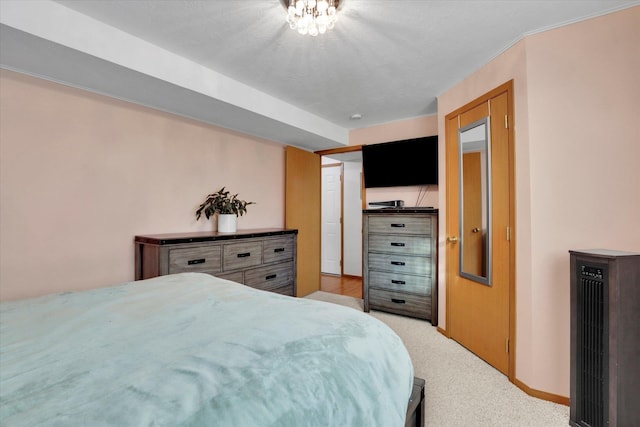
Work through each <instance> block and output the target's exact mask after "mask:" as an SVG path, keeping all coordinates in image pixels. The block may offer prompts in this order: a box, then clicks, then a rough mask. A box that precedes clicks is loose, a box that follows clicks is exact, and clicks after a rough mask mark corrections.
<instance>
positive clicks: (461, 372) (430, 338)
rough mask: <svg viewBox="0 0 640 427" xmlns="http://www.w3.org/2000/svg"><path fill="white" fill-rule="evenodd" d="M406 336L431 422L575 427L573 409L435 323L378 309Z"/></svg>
mask: <svg viewBox="0 0 640 427" xmlns="http://www.w3.org/2000/svg"><path fill="white" fill-rule="evenodd" d="M306 298H311V299H314V300H319V301H326V302H331V303H335V304H341V305H345V306H348V307H352V308H354V309H356V310H360V311H362V310H363V301H362V300H361V299H356V298H352V297H348V296H344V295H337V294H331V293H328V292H322V291H318V292H314V293H313V294H311V295H308V296H307V297H306ZM370 314H371V315H372V316H373V317H375V318H377V319H379V320H381V321H383V322H384V323H386V324H387V325H389V327H391V329H393V330H394V331H395V332H396V333H397V334H398V335H399V336H400V337H401V338H402V340H403V342H404V344H405V346H406V347H407V349H408V350H409V354H410V355H411V359H412V361H413V366H414V370H415V375H416V376H418V377H420V378H424V379H425V381H426V388H425V395H426V402H427V404H426V408H425V421H426V425H427V426H437V427H447V426H469V425H473V426H487V427H493V426H518V427H523V426H535V427H538V426H539V427H555V426H557V427H565V426H567V425H569V407H567V406H564V405H559V404H555V403H551V402H547V401H544V400H540V399H536V398H534V397H531V396H529V395H527V394H526V393H524V392H523V391H522V390H520V389H519V388H518V387H516V386H515V385H513V384H512V383H510V382H509V380H508V379H507V377H506V376H504V375H502V374H501V373H499V372H498V371H497V370H495V369H494V368H492V367H491V366H489V365H488V364H487V363H485V362H484V361H482V360H481V359H480V358H478V357H476V356H475V355H473V354H472V353H471V352H469V351H468V350H466V349H465V348H464V347H462V346H461V345H459V344H458V343H456V342H455V341H453V340H450V339H447V338H446V337H445V336H443V335H442V334H440V333H439V332H437V331H436V328H434V327H433V326H431V323H429V322H426V321H423V320H418V319H412V318H409V317H404V316H396V315H393V314H389V313H383V312H379V311H372V312H371V313H370Z"/></svg>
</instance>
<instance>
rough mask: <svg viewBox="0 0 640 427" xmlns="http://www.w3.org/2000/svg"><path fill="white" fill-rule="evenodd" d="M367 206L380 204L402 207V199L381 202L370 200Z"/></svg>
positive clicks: (386, 206)
mask: <svg viewBox="0 0 640 427" xmlns="http://www.w3.org/2000/svg"><path fill="white" fill-rule="evenodd" d="M369 206H382V207H385V208H403V207H404V200H385V201H383V202H370V203H369Z"/></svg>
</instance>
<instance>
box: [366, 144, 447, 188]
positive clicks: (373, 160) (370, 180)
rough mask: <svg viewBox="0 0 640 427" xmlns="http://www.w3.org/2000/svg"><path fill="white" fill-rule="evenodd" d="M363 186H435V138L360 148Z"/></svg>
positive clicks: (436, 165)
mask: <svg viewBox="0 0 640 427" xmlns="http://www.w3.org/2000/svg"><path fill="white" fill-rule="evenodd" d="M362 171H363V175H364V186H365V187H366V188H374V187H400V186H407V185H429V184H437V183H438V137H437V136H428V137H424V138H415V139H407V140H404V141H395V142H386V143H383V144H371V145H364V146H362Z"/></svg>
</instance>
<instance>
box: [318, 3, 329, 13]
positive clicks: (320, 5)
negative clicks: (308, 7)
mask: <svg viewBox="0 0 640 427" xmlns="http://www.w3.org/2000/svg"><path fill="white" fill-rule="evenodd" d="M328 7H329V3H327V0H319V1H318V4H317V6H316V8H317V9H318V12H320V13H322V12H324V11H325V10H327V8H328Z"/></svg>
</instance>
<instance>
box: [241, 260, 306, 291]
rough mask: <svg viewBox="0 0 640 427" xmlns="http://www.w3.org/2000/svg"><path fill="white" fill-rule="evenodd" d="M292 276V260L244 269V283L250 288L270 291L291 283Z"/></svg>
mask: <svg viewBox="0 0 640 427" xmlns="http://www.w3.org/2000/svg"><path fill="white" fill-rule="evenodd" d="M294 276H295V272H294V270H293V261H290V262H282V263H280V264H273V265H268V266H264V267H258V268H253V269H251V270H247V271H245V272H244V284H245V285H247V286H251V287H252V288H257V289H262V290H265V291H271V290H274V289H277V288H280V287H283V286H288V285H293V280H294Z"/></svg>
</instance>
